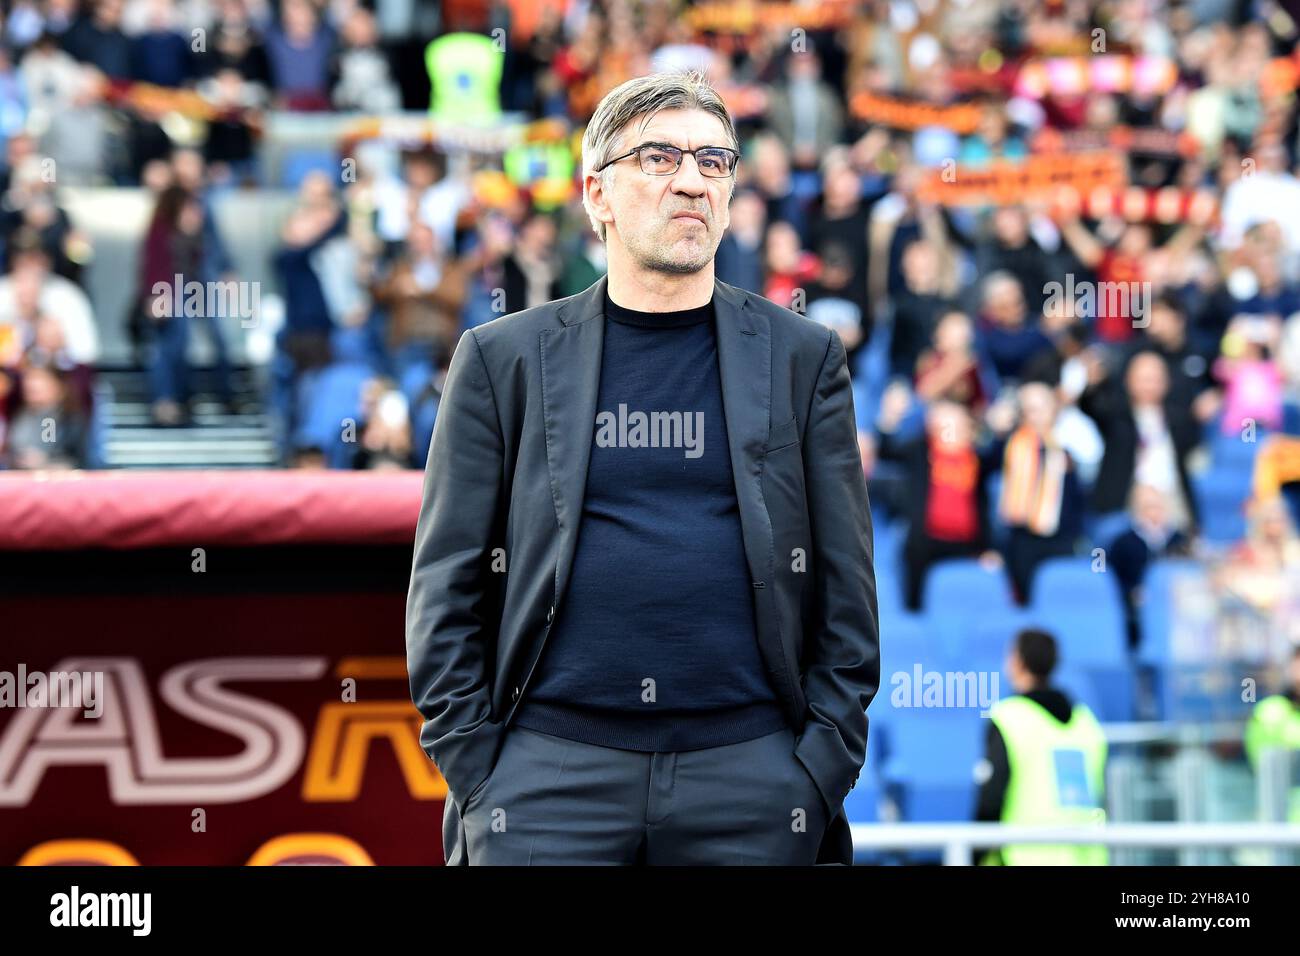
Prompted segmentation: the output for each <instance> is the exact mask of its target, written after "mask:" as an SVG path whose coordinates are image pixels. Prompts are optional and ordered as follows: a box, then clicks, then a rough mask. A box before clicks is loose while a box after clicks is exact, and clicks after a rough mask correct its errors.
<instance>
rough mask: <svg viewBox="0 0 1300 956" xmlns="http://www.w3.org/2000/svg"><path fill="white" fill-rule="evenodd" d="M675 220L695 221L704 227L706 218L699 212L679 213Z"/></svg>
mask: <svg viewBox="0 0 1300 956" xmlns="http://www.w3.org/2000/svg"><path fill="white" fill-rule="evenodd" d="M673 218H674V219H694V220H695V221H696V222H698V223H699V224H700V225H701V226H702V225H704V216H703V215H702V214H700V213H698V212H679V213H677V215H675V216H673Z"/></svg>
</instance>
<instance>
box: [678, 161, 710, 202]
mask: <svg viewBox="0 0 1300 956" xmlns="http://www.w3.org/2000/svg"><path fill="white" fill-rule="evenodd" d="M688 167H689V169H688ZM672 187H673V192H678V193H685V194H686V195H688V196H703V195H704V193H705V191H706V190H707V188H708V185H707V183H705V181H704V174H703V173H701V172H700V167H699V164H697V163H696V162H695V157H694V156H692V155H691V154H690V153H687V154H686V155H684V156H683V157H682V164H681V165H680V166H678V167H677V172H675V173H674V174H673V183H672Z"/></svg>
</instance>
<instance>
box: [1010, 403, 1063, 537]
mask: <svg viewBox="0 0 1300 956" xmlns="http://www.w3.org/2000/svg"><path fill="white" fill-rule="evenodd" d="M1065 470H1066V453H1065V450H1064V449H1062V448H1058V447H1053V446H1051V445H1048V446H1046V447H1044V445H1043V442H1042V440H1041V439H1040V438H1039V437H1038V433H1037V432H1035V431H1034V429H1033V428H1031V427H1030V426H1029V425H1021V426H1020V427H1019V428H1017V429H1016V430H1015V432H1014V433H1013V434H1012V435H1011V438H1010V439H1008V441H1007V447H1006V452H1005V453H1004V456H1003V459H1002V494H1001V497H1000V499H999V501H998V514H1000V515H1001V516H1002V520H1003V521H1004V522H1006V524H1007V525H1008V526H1012V527H1023V528H1028V529H1029V530H1030V531H1032V532H1033V533H1034V534H1037V535H1042V536H1043V537H1049V536H1051V535H1053V534H1055V533H1056V529H1057V527H1058V525H1059V524H1060V521H1061V500H1062V492H1063V489H1064V487H1065Z"/></svg>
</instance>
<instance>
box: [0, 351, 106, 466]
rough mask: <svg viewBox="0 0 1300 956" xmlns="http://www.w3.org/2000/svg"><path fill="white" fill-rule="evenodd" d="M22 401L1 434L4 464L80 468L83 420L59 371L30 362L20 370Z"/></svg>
mask: <svg viewBox="0 0 1300 956" xmlns="http://www.w3.org/2000/svg"><path fill="white" fill-rule="evenodd" d="M21 388H22V402H21V404H20V405H19V408H18V413H17V414H16V415H15V416H14V418H13V420H12V421H11V422H10V423H9V427H8V431H7V435H6V437H5V456H4V457H5V459H6V461H7V463H8V467H10V468H14V469H21V470H27V471H30V470H34V469H47V468H49V469H63V468H80V467H81V465H82V463H83V461H84V459H85V453H86V420H85V418H84V416H83V415H82V413H81V412H80V411H79V410H78V408H77V407H76V404H75V399H74V398H73V394H72V392H71V390H70V389H69V388H68V387H67V384H66V382H65V378H64V375H63V373H62V372H60V371H59V370H58V369H56V368H53V367H51V366H48V365H30V366H28V367H27V368H26V369H24V370H23V373H22V386H21Z"/></svg>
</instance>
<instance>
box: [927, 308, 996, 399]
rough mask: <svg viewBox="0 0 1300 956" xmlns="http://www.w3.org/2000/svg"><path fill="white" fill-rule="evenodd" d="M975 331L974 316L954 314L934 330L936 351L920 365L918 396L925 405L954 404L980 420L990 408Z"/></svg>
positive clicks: (933, 350) (928, 353) (947, 314)
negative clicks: (938, 402)
mask: <svg viewBox="0 0 1300 956" xmlns="http://www.w3.org/2000/svg"><path fill="white" fill-rule="evenodd" d="M974 346H975V331H974V327H973V326H972V324H971V320H970V316H968V315H966V313H964V312H957V311H951V312H947V313H945V314H944V316H943V318H941V319H940V320H939V322H938V324H937V325H936V326H935V329H934V345H933V348H928V349H926V350H925V351H924V352H923V353H921V356H920V357H919V358H918V359H917V361H916V379H915V387H916V396H917V398H919V399H920V400H921V401H923V402H933V401H941V400H942V401H950V402H956V403H957V404H959V405H961V406H962V407H963V408H965V409H966V411H968V412H970V413H971V414H973V415H974V416H976V418H977V419H978V417H979V416H980V415H982V414H983V412H984V409H985V408H986V407H987V406H988V402H989V396H988V392H987V390H986V388H985V386H984V382H983V379H982V376H981V375H980V368H979V360H978V358H977V356H976V355H975V350H974Z"/></svg>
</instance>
